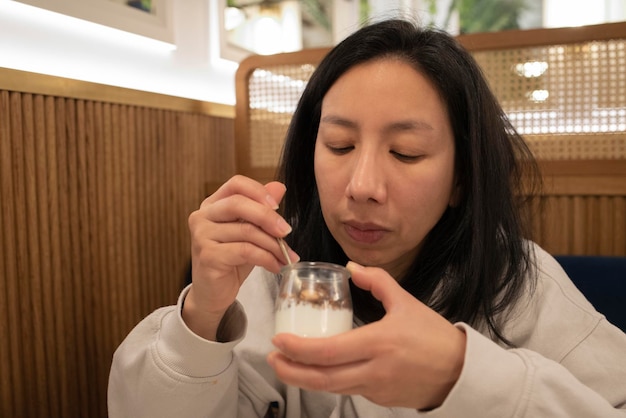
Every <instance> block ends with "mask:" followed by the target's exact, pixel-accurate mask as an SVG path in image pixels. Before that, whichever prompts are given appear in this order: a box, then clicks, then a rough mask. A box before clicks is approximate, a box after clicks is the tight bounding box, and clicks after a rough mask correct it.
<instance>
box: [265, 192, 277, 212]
mask: <svg viewBox="0 0 626 418" xmlns="http://www.w3.org/2000/svg"><path fill="white" fill-rule="evenodd" d="M265 200H267V203H269V205H270V207H271V208H272V209H274V210H276V209H278V202H277V201H276V199H274V198H273V197H272V195H269V194H268V195H267V196H265Z"/></svg>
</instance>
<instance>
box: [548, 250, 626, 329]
mask: <svg viewBox="0 0 626 418" xmlns="http://www.w3.org/2000/svg"><path fill="white" fill-rule="evenodd" d="M555 258H556V260H557V261H558V262H559V263H560V264H561V266H562V267H563V269H564V270H565V272H566V273H567V274H568V275H569V277H570V278H571V279H572V281H573V282H574V284H575V285H576V287H578V289H580V291H581V292H582V293H583V294H584V295H585V296H586V297H587V299H588V300H589V302H591V304H592V305H593V306H594V307H595V308H596V310H597V311H598V312H601V313H602V314H604V315H605V316H606V317H607V319H608V320H609V321H610V322H611V323H613V324H615V325H616V326H618V327H619V328H621V329H622V331H624V332H626V257H604V256H572V255H568V256H564V255H561V256H556V257H555Z"/></svg>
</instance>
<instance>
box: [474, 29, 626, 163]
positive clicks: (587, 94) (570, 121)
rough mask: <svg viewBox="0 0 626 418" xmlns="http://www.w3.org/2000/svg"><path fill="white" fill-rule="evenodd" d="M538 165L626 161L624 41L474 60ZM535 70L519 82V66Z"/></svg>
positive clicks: (529, 50)
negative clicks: (547, 161)
mask: <svg viewBox="0 0 626 418" xmlns="http://www.w3.org/2000/svg"><path fill="white" fill-rule="evenodd" d="M474 57H475V58H476V60H477V61H478V63H479V64H480V66H481V68H482V69H483V71H484V72H485V75H486V76H487V79H488V80H489V83H490V85H491V87H492V89H493V91H494V93H495V94H496V96H497V97H498V100H499V101H500V103H501V105H502V107H503V108H504V110H505V112H506V113H507V114H508V115H509V117H510V118H511V121H512V123H513V125H514V126H515V127H516V129H517V130H518V131H519V132H520V133H521V134H523V135H524V136H525V137H526V139H527V140H528V142H529V144H530V145H531V147H532V149H533V151H534V152H535V154H536V155H537V156H538V157H539V158H542V159H593V158H626V134H625V132H626V72H625V71H624V68H625V67H626V41H625V40H622V39H617V40H610V41H601V42H586V43H578V44H569V45H551V46H545V47H529V48H520V49H508V50H501V51H500V50H497V51H483V52H475V53H474ZM524 64H526V67H527V68H528V70H529V71H530V70H534V72H535V74H533V75H532V76H531V75H530V74H529V76H524V75H523V74H521V73H523V66H524Z"/></svg>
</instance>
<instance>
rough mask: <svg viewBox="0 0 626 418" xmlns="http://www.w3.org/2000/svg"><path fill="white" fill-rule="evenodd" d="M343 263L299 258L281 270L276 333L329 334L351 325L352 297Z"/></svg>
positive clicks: (326, 335) (349, 327)
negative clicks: (302, 260) (303, 260)
mask: <svg viewBox="0 0 626 418" xmlns="http://www.w3.org/2000/svg"><path fill="white" fill-rule="evenodd" d="M349 279H350V272H349V271H348V269H346V268H345V267H343V266H340V265H337V264H332V263H323V262H299V263H295V264H290V265H287V266H285V267H283V268H282V270H281V282H280V290H279V294H278V297H277V298H276V333H277V334H278V333H281V332H289V333H292V334H296V335H299V336H301V337H329V336H331V335H336V334H339V333H342V332H345V331H349V330H351V329H352V298H351V296H350V286H349V284H348V280H349Z"/></svg>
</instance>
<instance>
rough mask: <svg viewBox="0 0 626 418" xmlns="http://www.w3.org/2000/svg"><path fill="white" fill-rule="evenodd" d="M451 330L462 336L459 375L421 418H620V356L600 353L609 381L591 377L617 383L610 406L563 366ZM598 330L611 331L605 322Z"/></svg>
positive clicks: (625, 387)
mask: <svg viewBox="0 0 626 418" xmlns="http://www.w3.org/2000/svg"><path fill="white" fill-rule="evenodd" d="M457 326H458V327H460V328H461V329H463V330H464V331H465V333H466V335H467V348H466V353H465V365H464V368H463V371H462V372H461V376H460V377H459V380H458V381H457V383H456V385H455V386H454V388H453V389H452V391H451V392H450V394H449V395H448V397H447V399H446V400H445V402H444V403H443V404H442V405H441V406H440V407H439V408H436V409H434V410H432V411H430V412H428V413H426V414H425V416H428V417H433V418H438V417H450V416H464V417H469V418H472V417H481V418H491V417H493V418H499V417H504V416H507V417H529V418H530V417H586V418H593V417H598V418H600V417H602V418H610V417H616V418H617V417H622V418H623V417H626V409H617V408H620V407H621V408H626V383H624V382H626V364H625V363H626V362H625V360H624V357H623V353H621V354H620V352H619V351H613V350H612V349H611V348H609V349H608V350H604V353H605V355H604V356H603V357H604V358H603V359H602V361H610V363H609V364H613V365H615V366H616V367H617V368H616V369H612V370H611V371H610V373H611V374H612V375H611V377H610V378H609V379H606V378H604V379H602V378H600V379H598V378H599V377H600V376H601V375H602V374H604V373H608V372H609V371H608V370H606V369H605V368H601V369H598V370H596V371H595V374H596V379H598V380H604V381H607V380H612V381H614V382H621V383H618V384H617V386H615V387H614V388H613V389H612V391H613V393H614V394H616V395H615V396H614V397H615V398H616V399H615V400H614V402H615V403H614V404H611V402H609V401H608V400H607V397H610V396H601V395H600V394H599V393H598V392H596V391H594V390H593V389H591V388H590V387H589V386H587V385H586V384H584V383H582V382H581V381H580V380H578V378H577V377H575V376H574V375H573V374H572V372H571V371H570V370H568V368H566V367H565V366H564V365H562V364H559V363H558V362H556V361H553V360H550V359H547V358H545V357H543V356H541V355H540V354H538V353H536V352H534V351H531V350H528V349H509V350H507V349H504V348H502V347H500V346H498V345H497V344H496V343H494V342H493V341H491V340H490V339H488V338H487V337H485V336H484V335H482V334H480V333H479V332H478V331H476V330H474V329H473V328H471V327H469V326H467V325H466V324H457ZM600 326H601V327H604V326H607V327H611V325H610V324H608V323H607V322H604V323H603V324H600ZM609 331H610V330H609ZM600 332H602V330H600ZM612 335H616V334H612ZM581 344H582V345H584V344H585V342H584V341H583V342H582V343H581ZM609 345H610V344H609ZM618 346H619V345H618V344H616V345H615V346H614V347H615V348H617V347H618ZM596 348H597V346H596ZM595 352H597V350H595ZM565 361H568V359H566V360H565ZM565 361H564V362H565ZM605 377H606V375H605ZM590 378H591V377H590ZM591 383H593V382H591Z"/></svg>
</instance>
